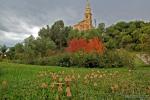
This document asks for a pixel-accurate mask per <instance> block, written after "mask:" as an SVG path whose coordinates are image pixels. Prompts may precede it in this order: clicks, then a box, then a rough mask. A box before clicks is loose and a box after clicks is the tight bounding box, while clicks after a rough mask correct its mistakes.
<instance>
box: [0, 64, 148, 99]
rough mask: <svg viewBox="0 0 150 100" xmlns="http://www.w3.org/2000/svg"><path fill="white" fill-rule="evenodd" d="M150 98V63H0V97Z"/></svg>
mask: <svg viewBox="0 0 150 100" xmlns="http://www.w3.org/2000/svg"><path fill="white" fill-rule="evenodd" d="M68 99H69V100H124V99H125V100H150V66H147V67H142V66H138V67H136V68H135V70H133V71H131V70H128V68H125V67H124V68H109V69H87V68H62V67H56V66H53V67H52V66H36V65H34V66H33V65H21V64H12V63H5V62H1V63H0V100H68Z"/></svg>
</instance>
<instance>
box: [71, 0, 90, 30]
mask: <svg viewBox="0 0 150 100" xmlns="http://www.w3.org/2000/svg"><path fill="white" fill-rule="evenodd" d="M73 28H74V29H77V30H79V31H86V30H90V29H92V28H93V25H92V13H91V7H90V3H89V0H87V3H86V9H85V14H84V19H83V20H82V21H81V22H79V23H77V24H75V25H74V26H73Z"/></svg>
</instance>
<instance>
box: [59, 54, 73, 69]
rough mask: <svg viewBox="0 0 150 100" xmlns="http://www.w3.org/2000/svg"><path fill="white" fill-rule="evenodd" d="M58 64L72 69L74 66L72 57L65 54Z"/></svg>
mask: <svg viewBox="0 0 150 100" xmlns="http://www.w3.org/2000/svg"><path fill="white" fill-rule="evenodd" d="M58 63H59V66H61V67H70V66H71V65H72V61H71V57H70V56H69V55H68V54H64V55H63V56H61V59H60V60H59V62H58Z"/></svg>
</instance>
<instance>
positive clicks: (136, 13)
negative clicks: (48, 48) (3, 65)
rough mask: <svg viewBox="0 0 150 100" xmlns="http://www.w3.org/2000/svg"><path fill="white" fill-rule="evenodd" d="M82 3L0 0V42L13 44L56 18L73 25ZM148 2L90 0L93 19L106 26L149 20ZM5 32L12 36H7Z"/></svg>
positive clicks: (82, 0)
mask: <svg viewBox="0 0 150 100" xmlns="http://www.w3.org/2000/svg"><path fill="white" fill-rule="evenodd" d="M85 2H86V0H0V44H2V43H6V44H9V45H10V44H11V45H12V44H15V43H16V42H18V41H21V40H23V39H24V38H26V36H28V35H30V34H36V33H34V32H37V31H36V30H38V28H40V27H42V26H44V25H48V24H49V25H52V24H53V22H54V21H56V20H59V19H62V20H64V22H65V23H66V24H67V25H73V24H75V23H77V22H78V21H80V20H82V18H83V13H84V8H85ZM149 5H150V0H91V6H92V12H93V19H96V20H97V23H99V22H104V23H106V24H107V25H111V24H112V23H114V22H117V21H118V20H125V21H129V20H133V19H135V20H138V19H142V20H150V13H149V9H150V6H149ZM5 34H7V35H9V34H10V36H14V37H12V39H10V38H7V37H6V35H5ZM21 36H24V38H23V37H21ZM19 37H20V39H19ZM17 38H18V40H16V39H17ZM4 39H5V40H4ZM11 41H12V42H11Z"/></svg>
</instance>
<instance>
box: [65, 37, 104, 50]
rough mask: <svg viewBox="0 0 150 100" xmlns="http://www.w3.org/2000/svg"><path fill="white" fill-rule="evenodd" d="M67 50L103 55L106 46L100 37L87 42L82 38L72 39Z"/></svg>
mask: <svg viewBox="0 0 150 100" xmlns="http://www.w3.org/2000/svg"><path fill="white" fill-rule="evenodd" d="M66 50H67V51H68V52H78V51H80V50H82V51H84V52H87V53H91V52H96V53H103V52H104V45H103V43H102V41H101V40H100V39H99V38H98V37H95V38H93V39H90V40H86V39H82V38H80V39H72V40H70V41H69V42H68V47H67V48H66Z"/></svg>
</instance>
